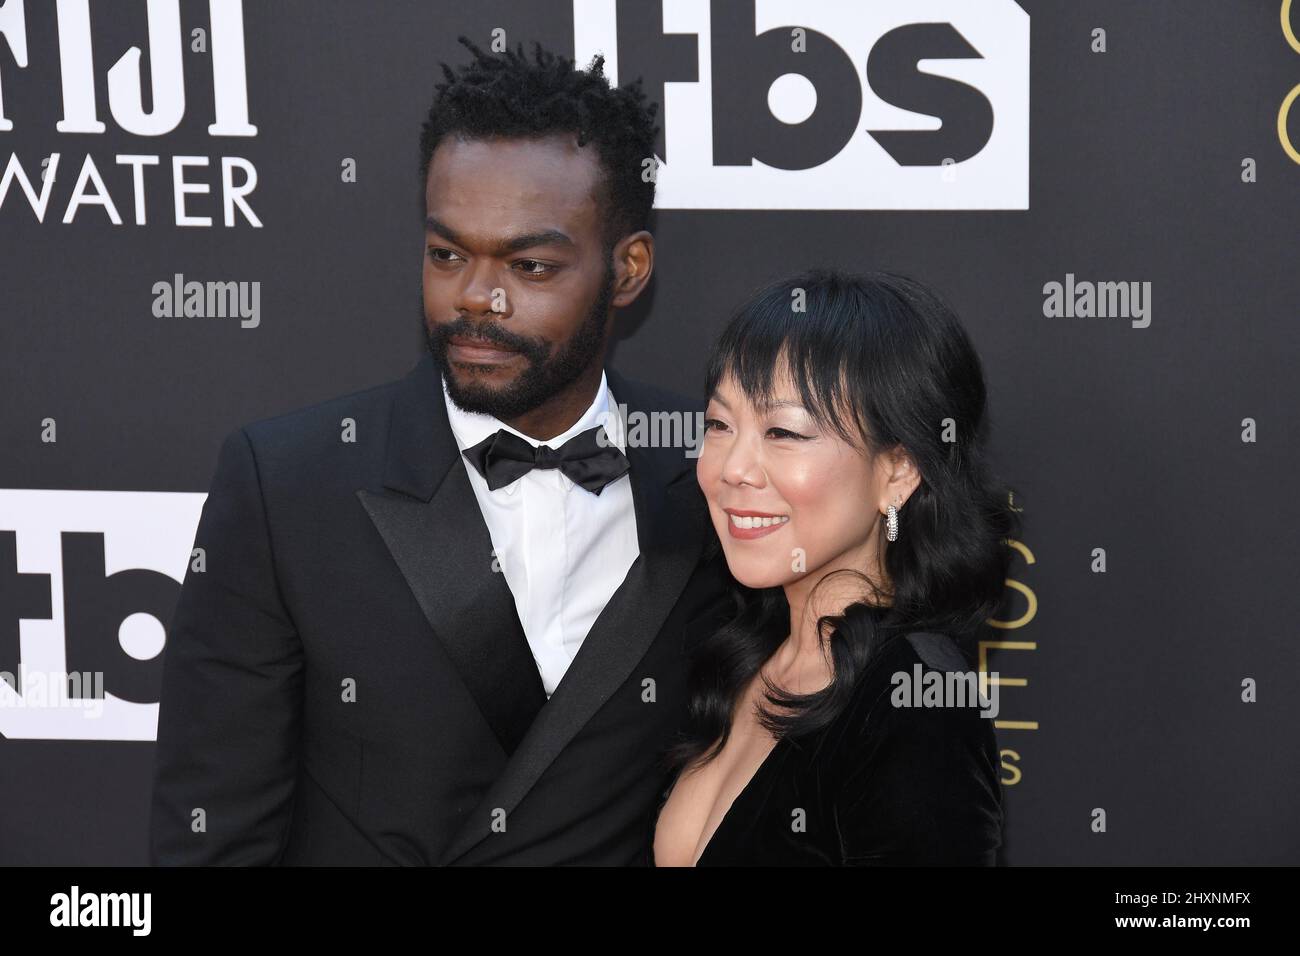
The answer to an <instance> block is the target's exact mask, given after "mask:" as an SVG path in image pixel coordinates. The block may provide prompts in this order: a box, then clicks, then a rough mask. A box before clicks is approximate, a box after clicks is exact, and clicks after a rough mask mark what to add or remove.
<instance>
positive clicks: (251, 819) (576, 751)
mask: <svg viewBox="0 0 1300 956" xmlns="http://www.w3.org/2000/svg"><path fill="white" fill-rule="evenodd" d="M606 374H607V376H608V380H609V383H610V387H611V390H612V391H613V394H614V398H615V400H616V401H617V402H618V403H620V404H625V405H626V406H627V408H628V411H629V412H634V411H641V412H643V413H646V414H647V415H649V414H650V413H653V412H664V411H679V412H682V413H683V414H693V413H694V412H695V411H697V410H698V409H700V408H701V407H702V406H701V404H700V403H698V402H692V401H691V400H689V399H686V398H683V397H681V396H676V395H673V394H671V393H668V392H665V391H663V390H661V389H658V388H654V387H651V386H648V385H645V384H642V383H638V382H634V381H629V380H627V379H625V378H623V377H622V376H620V375H618V373H616V372H614V371H613V370H610V369H607V370H606ZM349 428H351V429H352V430H353V435H352V437H353V438H354V440H352V441H346V440H344V438H345V434H346V430H347V429H349ZM627 455H628V458H629V461H630V463H631V471H630V475H629V480H630V481H631V483H632V493H633V497H634V499H635V503H636V525H637V538H638V541H639V544H640V556H639V557H638V558H637V559H636V561H635V563H634V564H633V565H632V567H631V569H630V570H629V571H628V574H627V578H626V579H625V580H624V581H623V583H622V585H621V586H620V587H619V589H618V591H617V592H616V593H615V594H614V596H613V597H612V598H611V599H610V601H609V603H608V604H607V605H606V607H605V608H604V610H603V611H602V612H601V614H600V616H599V617H598V618H597V620H596V622H595V624H594V625H593V626H592V629H591V631H590V632H589V633H588V635H587V637H586V639H585V641H584V643H583V645H582V647H581V650H580V651H579V653H578V654H577V656H576V657H575V659H574V661H573V663H572V664H571V665H570V667H569V669H568V671H567V672H566V673H565V675H564V679H563V680H562V681H561V683H560V685H559V686H558V687H557V688H556V690H555V693H554V695H553V696H552V697H551V699H550V700H549V701H548V700H547V699H546V695H545V692H544V690H543V688H542V684H541V678H540V675H539V673H538V670H537V666H536V663H535V662H534V660H533V657H532V653H531V651H530V650H529V646H528V643H527V640H526V639H525V637H524V632H523V629H522V627H521V625H520V622H519V617H518V614H517V613H516V611H515V605H514V600H513V598H512V596H511V593H510V590H509V587H508V586H507V584H506V580H505V577H504V575H502V574H501V573H499V572H498V571H494V570H493V554H492V543H491V540H490V538H489V536H488V530H487V525H486V523H485V522H484V520H483V517H482V514H481V512H480V510H479V506H478V501H477V499H476V498H475V496H474V491H473V488H472V487H471V485H470V483H469V476H468V474H467V472H466V467H467V465H468V463H467V462H464V460H463V457H462V455H461V454H460V452H459V449H458V448H457V446H456V441H455V438H454V436H453V435H452V432H451V428H450V426H449V424H448V422H447V411H446V407H445V405H444V402H443V396H442V385H441V381H440V378H439V375H438V371H437V368H436V366H435V365H434V363H433V361H432V358H431V357H430V356H427V355H426V356H425V357H424V358H423V359H422V360H421V361H420V362H419V363H418V364H417V365H416V366H415V368H414V369H413V370H412V371H411V372H410V374H408V375H407V376H406V377H405V378H403V379H401V380H399V381H397V382H393V383H390V384H387V385H381V386H378V387H375V388H372V389H368V390H366V391H362V392H358V393H355V394H352V395H347V396H343V397H341V398H336V399H332V400H330V401H327V402H324V403H322V404H319V405H315V406H312V407H310V408H307V409H304V410H301V411H298V412H294V413H291V414H288V415H284V416H280V417H277V418H272V419H268V420H265V421H260V422H256V423H254V424H251V425H247V426H245V427H243V428H240V429H237V430H236V431H234V432H233V433H231V434H230V435H229V436H228V437H227V438H226V439H225V442H224V444H223V445H222V448H221V452H220V455H219V458H218V462H217V467H216V472H215V476H214V478H213V481H212V486H211V492H210V494H209V497H208V498H207V500H206V502H205V504H204V507H203V512H202V516H201V518H200V521H199V525H198V531H197V534H196V537H195V547H196V548H202V549H203V559H204V562H205V567H204V569H203V570H202V571H199V570H196V565H195V563H194V562H191V566H190V570H189V571H188V572H187V574H186V578H185V582H184V586H183V587H182V589H181V595H180V598H179V601H178V604H177V607H176V611H175V615H174V617H173V619H172V622H171V627H170V630H169V636H168V640H167V647H166V650H165V651H164V655H165V656H164V661H163V682H162V697H161V701H162V703H161V709H160V716H159V726H158V742H157V750H156V766H155V777H154V793H153V803H152V815H151V821H150V858H151V860H152V861H153V862H154V863H155V864H163V865H169V864H272V863H280V864H326V865H333V864H341V865H384V864H414V865H421V864H526V865H528V864H531V865H540V864H592V865H620V864H629V863H631V864H636V863H641V862H644V861H645V859H646V855H645V850H646V846H645V833H646V824H647V821H648V820H649V819H650V815H651V814H652V813H653V811H654V806H655V803H656V799H657V797H658V795H659V793H660V792H661V791H662V789H663V787H664V785H665V784H666V782H667V780H666V778H665V777H664V775H663V774H662V773H661V772H660V771H659V770H658V769H657V767H656V764H655V758H656V757H657V755H658V753H659V751H660V750H661V748H662V747H663V746H664V745H665V744H667V743H668V741H669V739H670V737H671V736H672V734H673V733H674V732H675V731H676V730H677V728H678V727H679V726H680V725H681V724H682V722H683V720H684V718H685V704H686V680H687V673H686V669H687V650H688V646H689V644H691V643H693V642H694V641H695V640H696V639H698V637H699V636H700V635H701V634H702V633H703V632H704V631H705V630H706V629H708V628H711V627H714V626H716V625H717V623H718V622H719V621H720V620H721V619H722V618H723V617H724V616H725V613H726V609H727V608H728V607H729V604H730V602H729V599H728V598H727V596H726V589H727V586H728V584H729V581H730V579H729V577H728V575H727V571H726V566H725V563H724V562H723V560H722V558H721V556H720V553H719V552H718V551H717V549H716V537H715V536H714V532H713V528H712V525H711V523H710V521H709V519H708V511H707V507H706V505H705V503H704V500H703V497H702V495H701V494H700V491H699V487H698V486H697V484H696V481H695V469H694V464H695V459H693V458H688V457H686V456H685V455H684V453H683V449H682V448H681V447H676V448H669V447H631V448H628V450H627ZM709 539H713V541H712V545H713V546H711V547H707V548H706V547H705V545H706V543H708V542H709Z"/></svg>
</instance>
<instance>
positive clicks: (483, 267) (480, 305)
mask: <svg viewBox="0 0 1300 956" xmlns="http://www.w3.org/2000/svg"><path fill="white" fill-rule="evenodd" d="M462 275H463V277H464V278H463V281H462V282H461V286H460V290H459V293H458V294H457V296H456V308H457V311H459V312H462V313H467V314H470V315H495V316H498V317H501V316H508V315H509V314H510V312H511V308H510V301H509V296H507V295H506V290H505V286H504V285H503V284H502V282H501V273H500V272H499V270H497V269H496V267H495V265H494V264H493V263H492V262H489V261H479V262H472V263H470V264H469V266H468V267H467V268H466V269H465V271H464V272H463V273H462Z"/></svg>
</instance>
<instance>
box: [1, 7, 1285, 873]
mask: <svg viewBox="0 0 1300 956" xmlns="http://www.w3.org/2000/svg"><path fill="white" fill-rule="evenodd" d="M1298 32H1300V11H1297V12H1295V13H1292V11H1291V9H1290V3H1289V2H1285V3H1280V2H1277V0H1236V2H1223V0H1145V2H1142V3H1136V2H1132V0H1088V2H1077V3H1062V2H1058V0H839V2H835V0H713V2H707V0H676V2H674V0H529V2H523V0H513V2H504V0H495V2H494V0H477V2H475V3H472V4H464V3H450V2H440V0H379V2H376V0H365V2H361V0H273V2H260V0H258V2H241V0H114V2H108V0H58V2H55V0H26V2H24V0H6V2H4V3H0V171H2V177H0V344H2V347H0V385H2V389H3V391H2V392H0V395H2V397H3V404H2V405H0V672H4V674H5V675H7V676H6V677H5V679H4V680H3V682H0V738H2V739H0V863H6V864H132V865H135V864H142V863H144V862H145V861H146V859H147V854H146V848H147V840H146V828H147V824H148V813H149V789H150V783H151V772H152V761H153V751H154V744H153V741H154V738H155V731H156V725H157V717H158V692H159V678H160V665H161V660H162V654H163V653H164V649H165V645H166V638H167V634H166V629H167V623H168V621H169V618H170V615H171V612H172V609H173V608H174V606H175V602H176V599H177V595H178V593H179V589H180V582H181V580H182V579H183V578H184V574H185V570H186V565H187V562H188V560H189V558H190V547H191V544H192V542H193V538H194V532H195V528H196V525H197V521H198V517H199V513H200V510H201V508H202V505H203V501H204V497H205V491H206V489H207V487H208V483H209V481H210V479H211V476H212V469H213V466H214V464H215V461H216V454H217V450H218V447H219V444H220V440H221V438H222V437H223V436H224V435H226V434H227V433H228V432H229V431H230V430H231V429H232V428H234V427H236V426H238V425H240V424H243V423H246V422H250V421H253V420H256V419H259V418H264V417H268V416H271V415H274V414H279V413H282V412H286V411H289V410H292V409H295V408H298V407H301V406H304V405H307V404H311V403H314V402H317V401H320V400H323V399H325V398H328V397H331V396H334V395H339V394H342V393H345V392H350V391H354V390H357V389H360V388H364V387H367V386H369V385H374V384H379V383H382V382H386V381H389V380H391V379H394V378H398V377H400V376H402V375H404V374H405V373H406V372H407V371H408V370H409V368H410V367H411V366H412V365H413V364H414V363H415V362H416V361H417V360H418V359H419V357H420V356H421V355H422V354H423V349H424V340H423V332H422V328H421V316H422V313H421V305H420V299H419V289H420V270H421V256H422V254H423V226H422V217H423V214H424V212H423V206H422V184H421V183H420V182H419V179H418V176H417V172H416V169H417V162H418V151H417V144H418V137H419V130H420V124H421V122H422V121H423V119H424V116H425V114H426V112H427V110H428V108H429V104H430V102H431V99H432V95H433V88H434V84H435V83H437V82H439V81H440V80H441V68H440V66H439V64H440V63H441V62H444V61H446V62H449V63H459V62H463V61H464V60H465V59H466V58H467V56H468V54H467V53H466V51H465V50H464V49H463V48H462V47H461V46H460V45H459V44H458V43H457V42H456V37H457V35H459V34H464V35H466V36H468V37H469V38H471V39H472V40H474V41H475V42H476V43H477V44H478V45H479V46H481V47H484V48H494V45H495V48H497V49H499V48H500V46H501V44H503V43H506V44H509V45H510V46H511V47H514V46H515V45H516V44H517V43H520V42H522V43H524V45H525V47H526V48H528V49H531V47H532V43H533V42H534V41H538V42H541V43H542V44H543V45H544V46H545V47H547V48H549V49H551V50H554V51H556V52H560V53H563V54H565V55H566V56H573V57H576V58H577V60H578V61H579V64H580V65H585V64H586V63H587V62H588V61H590V59H591V57H592V56H593V55H594V54H595V53H597V52H601V53H603V54H604V55H605V57H606V72H607V74H608V75H610V76H611V77H612V78H613V79H614V81H616V82H619V83H622V82H627V81H630V80H632V79H634V78H636V77H641V78H642V79H643V82H644V84H645V89H646V91H647V93H648V94H649V95H650V96H651V97H652V98H653V99H655V100H656V101H657V102H659V103H660V104H661V112H660V117H659V121H660V125H661V126H662V132H661V135H660V139H659V143H658V150H657V152H658V159H659V160H660V162H661V167H660V170H659V176H658V200H657V209H656V213H655V217H654V222H653V231H654V232H655V235H656V240H657V254H658V256H657V263H656V272H655V277H654V280H653V285H652V287H651V289H650V290H649V292H648V294H647V295H645V296H643V297H642V300H641V301H640V302H638V303H637V305H636V306H635V308H634V309H632V310H630V311H629V312H627V313H625V314H623V315H622V316H621V319H620V322H619V326H618V333H617V335H618V338H617V341H616V343H615V344H614V347H613V351H612V353H611V364H612V365H613V366H614V367H616V368H618V369H619V370H620V371H622V372H624V373H625V374H628V375H630V376H632V377H634V378H640V379H644V380H649V381H655V382H659V383H661V384H663V385H665V386H668V387H670V388H673V389H676V390H679V391H682V392H687V393H692V394H699V393H700V391H701V388H702V386H701V382H702V377H703V364H704V356H705V354H706V352H707V349H708V347H709V345H710V343H711V342H712V340H713V338H714V337H715V336H716V335H717V333H718V332H719V331H720V329H721V327H722V325H723V324H724V322H725V321H726V319H727V317H728V315H729V313H730V312H731V310H732V309H733V308H734V307H735V306H736V304H737V303H739V302H740V301H741V300H742V299H743V298H744V297H745V296H746V295H747V294H749V293H750V292H751V291H752V290H754V289H755V288H756V287H758V286H760V285H762V284H765V283H766V282H767V281H769V280H772V279H774V278H777V277H780V276H784V275H787V274H790V273H792V272H794V271H797V270H800V269H803V268H806V267H811V266H818V265H826V266H837V267H841V268H847V269H855V270H867V269H891V270H895V271H902V272H906V273H910V274H912V275H914V276H916V277H917V278H919V279H921V280H923V281H925V282H927V283H930V284H932V285H933V286H935V287H936V288H937V289H938V290H939V291H940V292H941V293H942V294H943V295H944V296H945V297H946V298H947V299H948V300H949V301H950V302H951V303H952V304H953V305H954V306H955V307H956V308H957V310H958V312H959V313H960V315H961V316H962V318H963V320H964V322H965V323H966V325H967V327H968V329H969V330H970V332H971V335H972V337H973V339H974V341H975V342H976V345H977V347H978V348H979V350H980V353H981V355H982V357H983V360H984V363H985V371H986V375H987V377H988V381H989V385H990V389H991V407H992V419H993V451H994V458H995V462H996V465H997V467H998V469H999V471H1000V472H1001V474H1002V476H1003V477H1004V478H1005V479H1006V480H1008V481H1009V482H1010V483H1011V484H1013V485H1014V486H1015V487H1017V488H1018V489H1021V490H1020V492H1019V496H1018V497H1017V498H1016V500H1014V501H1013V502H1012V504H1013V506H1014V507H1016V508H1018V509H1020V512H1021V518H1022V520H1023V525H1024V532H1023V540H1015V541H1012V542H1010V545H1011V547H1012V548H1013V549H1014V552H1015V564H1014V567H1013V571H1012V576H1011V578H1010V579H1009V580H1008V582H1007V587H1008V602H1007V607H1008V608H1009V611H1008V613H1007V614H1006V616H1005V618H1004V619H999V620H998V621H996V622H994V623H995V625H996V635H997V639H996V640H992V641H989V642H988V643H987V644H986V645H985V647H984V648H983V652H984V657H985V663H986V665H987V668H988V670H990V671H997V672H998V673H999V674H1000V681H1001V686H1000V695H1001V713H1000V716H999V719H998V721H997V725H996V726H997V734H998V740H999V745H1000V748H1001V762H1002V780H1003V785H1004V788H1005V791H1004V792H1005V795H1006V806H1007V828H1006V835H1005V845H1004V850H1003V853H1002V862H1004V863H1007V864H1011V865H1017V864H1066V863H1078V864H1103V863H1119V864H1138V863H1151V864H1191V863H1205V864H1282V863H1290V864H1294V863H1300V818H1297V815H1296V813H1295V795H1296V793H1297V792H1300V747H1298V746H1297V744H1296V731H1297V727H1298V726H1300V702H1298V697H1297V694H1296V690H1295V683H1296V679H1297V677H1298V676H1300V666H1298V665H1300V652H1298V651H1297V642H1298V640H1300V638H1298V636H1297V634H1296V630H1295V628H1296V623H1295V622H1296V621H1297V620H1298V619H1300V598H1297V592H1298V590H1300V589H1297V587H1296V585H1295V583H1294V577H1295V574H1296V570H1297V568H1298V567H1300V561H1298V560H1297V559H1298V558H1300V547H1298V546H1297V543H1296V540H1297V528H1298V527H1300V507H1298V506H1297V504H1296V491H1297V483H1296V480H1295V476H1296V469H1297V465H1300V455H1298V454H1297V451H1296V448H1297V444H1296V440H1297V425H1296V410H1297V409H1298V408H1300V384H1298V383H1300V375H1298V374H1297V360H1298V359H1300V331H1298V328H1300V321H1298V319H1300V312H1298V311H1297V309H1298V306H1297V303H1300V261H1298V249H1300V247H1298V246H1297V242H1296V239H1297V227H1298V226H1300V152H1297V149H1298V148H1300V109H1295V110H1293V109H1292V104H1293V102H1294V101H1295V100H1296V99H1297V97H1298V95H1300V40H1297V33H1298ZM795 41H799V42H795ZM800 43H802V48H800ZM69 675H70V676H71V678H73V679H68V676H69Z"/></svg>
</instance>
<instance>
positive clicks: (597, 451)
mask: <svg viewBox="0 0 1300 956" xmlns="http://www.w3.org/2000/svg"><path fill="white" fill-rule="evenodd" d="M602 431H603V429H602V428H601V426H599V425H598V426H597V427H595V428H589V429H587V431H585V432H580V433H578V434H577V435H574V436H573V437H572V438H570V439H569V440H568V441H566V442H565V443H564V444H563V445H561V446H560V447H559V448H558V449H557V448H550V447H548V446H546V445H538V446H537V447H536V448H534V447H533V446H532V445H531V444H530V443H529V442H526V441H524V439H522V438H520V437H519V436H518V435H516V434H514V433H513V432H508V431H506V430H505V429H504V428H502V429H500V430H499V431H497V432H496V433H495V434H492V435H489V436H488V437H487V438H485V439H484V440H483V441H481V442H479V443H478V444H477V445H474V446H473V447H471V448H466V449H465V451H464V452H463V453H462V454H464V456H465V457H466V458H467V459H469V463H470V464H471V465H473V466H474V468H475V470H476V471H478V473H479V474H480V475H482V476H483V478H484V479H485V480H486V481H487V486H488V488H489V489H490V490H492V491H496V490H497V489H498V488H504V487H505V486H506V485H508V484H510V483H511V482H512V481H515V480H516V479H518V478H521V477H523V476H524V475H526V474H528V472H530V471H532V470H533V469H534V468H558V469H560V471H562V472H563V473H564V474H565V475H567V476H568V477H569V478H570V479H571V480H572V481H573V483H574V484H577V485H582V487H584V488H586V489H587V490H588V491H590V492H591V493H592V494H596V495H598V494H600V493H601V491H603V490H604V488H605V486H606V485H607V484H609V483H610V482H611V481H614V480H615V479H617V478H621V477H622V476H623V475H625V474H627V472H628V470H629V469H630V468H631V465H629V464H628V460H627V457H626V456H625V455H624V454H623V453H622V452H621V451H619V450H618V446H617V445H615V444H613V443H612V442H610V439H609V437H608V436H606V438H605V441H606V444H605V445H604V446H603V447H602V446H601V445H600V444H599V442H598V441H597V439H596V435H597V433H598V432H602Z"/></svg>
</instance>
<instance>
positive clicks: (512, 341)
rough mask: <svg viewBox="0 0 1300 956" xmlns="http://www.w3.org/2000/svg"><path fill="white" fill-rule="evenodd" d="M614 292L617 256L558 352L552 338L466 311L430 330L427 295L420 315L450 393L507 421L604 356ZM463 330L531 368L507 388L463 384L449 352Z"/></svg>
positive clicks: (468, 407) (463, 406)
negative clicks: (543, 338)
mask: <svg viewBox="0 0 1300 956" xmlns="http://www.w3.org/2000/svg"><path fill="white" fill-rule="evenodd" d="M613 296H614V265H613V259H612V257H610V256H607V257H606V259H605V275H604V277H603V279H602V283H601V289H600V294H599V295H597V296H596V301H595V302H594V303H592V306H591V309H590V311H589V312H588V313H587V316H586V318H585V319H583V321H582V325H580V326H579V327H578V330H577V331H576V332H574V334H573V336H572V337H571V338H570V339H569V340H568V341H567V342H565V343H564V344H563V345H561V346H560V347H559V349H558V350H556V351H555V354H554V355H553V356H552V355H551V351H552V349H551V346H550V345H548V344H547V343H545V342H539V341H537V340H536V339H530V338H525V337H523V336H521V335H518V334H516V333H515V332H513V331H510V330H509V329H508V328H506V327H505V326H503V325H502V324H501V323H498V322H491V321H489V322H473V321H471V320H469V319H468V318H466V317H465V316H463V315H461V316H457V317H456V318H455V319H454V320H453V321H451V322H446V323H435V324H434V325H433V328H432V329H430V328H429V323H428V321H427V319H426V318H425V316H424V300H423V295H421V302H420V314H421V321H422V324H423V325H424V327H425V338H426V341H427V343H428V346H429V351H430V353H432V355H433V361H434V364H435V365H436V366H437V367H438V369H439V370H440V371H441V372H442V375H443V379H444V380H445V381H446V383H447V394H448V395H450V396H451V400H452V401H453V402H455V403H456V405H457V406H458V407H459V408H461V409H463V410H465V411H467V412H481V413H482V414H485V415H491V416H492V417H494V418H497V419H499V420H502V421H506V420H509V419H512V418H517V417H519V416H520V415H523V414H525V413H526V412H530V411H532V410H533V409H534V408H536V407H538V406H539V405H541V404H542V403H543V402H545V401H546V400H547V399H549V398H551V397H552V396H554V395H557V394H558V393H559V392H561V391H563V390H564V389H565V388H567V387H568V386H569V385H571V384H572V383H573V382H574V381H575V380H576V379H577V378H578V376H580V375H581V374H582V373H583V372H585V371H586V370H587V369H588V368H590V367H591V363H592V362H593V361H595V360H597V359H598V358H599V357H600V355H601V353H602V351H603V349H604V343H605V324H606V322H607V321H608V319H609V303H610V301H611V299H612V298H613ZM458 335H462V336H468V337H470V338H473V339H477V340H480V341H487V342H492V343H495V344H497V345H500V346H502V347H503V348H510V349H514V350H515V351H517V352H518V353H519V355H520V356H521V357H522V358H523V360H524V362H525V363H526V367H525V369H524V370H523V372H521V373H520V374H519V377H518V378H516V379H515V381H514V382H513V383H511V384H510V385H508V386H506V387H505V388H503V389H493V388H490V387H488V386H485V385H483V384H482V383H481V382H478V381H471V382H469V383H467V384H465V385H461V384H459V383H458V382H457V381H456V379H455V377H454V376H453V375H452V374H451V369H450V362H449V359H448V356H447V349H448V344H449V340H450V339H451V338H453V337H454V336H458Z"/></svg>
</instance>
